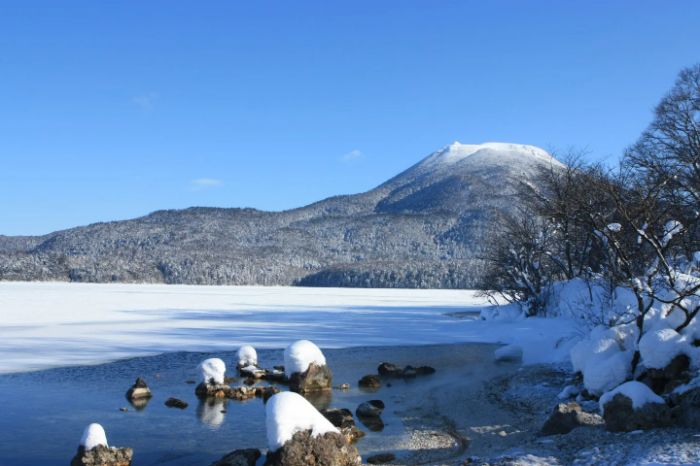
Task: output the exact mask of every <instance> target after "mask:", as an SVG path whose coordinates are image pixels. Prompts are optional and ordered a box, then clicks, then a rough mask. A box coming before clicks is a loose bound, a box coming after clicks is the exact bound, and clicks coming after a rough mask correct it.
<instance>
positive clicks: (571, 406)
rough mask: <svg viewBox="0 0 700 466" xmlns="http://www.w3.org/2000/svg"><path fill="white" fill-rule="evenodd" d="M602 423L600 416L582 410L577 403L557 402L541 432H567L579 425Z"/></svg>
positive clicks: (544, 433)
mask: <svg viewBox="0 0 700 466" xmlns="http://www.w3.org/2000/svg"><path fill="white" fill-rule="evenodd" d="M602 423H603V419H602V418H601V417H600V416H598V415H597V414H589V413H586V412H583V411H582V410H581V406H580V405H579V404H578V403H575V402H572V403H559V404H558V405H557V406H556V407H555V408H554V410H553V411H552V414H550V416H549V419H547V421H546V422H545V423H544V426H542V434H543V435H558V434H568V433H569V432H571V431H572V430H574V429H575V428H576V427H579V426H584V425H598V424H602Z"/></svg>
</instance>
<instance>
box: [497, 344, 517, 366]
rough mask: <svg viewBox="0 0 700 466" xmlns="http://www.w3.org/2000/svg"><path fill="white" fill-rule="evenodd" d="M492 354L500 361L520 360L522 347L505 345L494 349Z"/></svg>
mask: <svg viewBox="0 0 700 466" xmlns="http://www.w3.org/2000/svg"><path fill="white" fill-rule="evenodd" d="M493 356H494V359H495V360H496V361H500V362H506V361H520V360H522V359H523V348H522V346H519V345H506V346H503V347H501V348H498V349H497V350H496V351H494V353H493Z"/></svg>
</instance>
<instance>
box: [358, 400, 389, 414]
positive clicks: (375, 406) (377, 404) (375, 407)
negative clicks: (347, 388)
mask: <svg viewBox="0 0 700 466" xmlns="http://www.w3.org/2000/svg"><path fill="white" fill-rule="evenodd" d="M382 411H384V402H383V401H382V400H370V401H365V402H364V403H360V405H359V406H358V407H357V409H356V410H355V413H356V414H357V415H358V416H362V417H377V416H380V415H381V414H382Z"/></svg>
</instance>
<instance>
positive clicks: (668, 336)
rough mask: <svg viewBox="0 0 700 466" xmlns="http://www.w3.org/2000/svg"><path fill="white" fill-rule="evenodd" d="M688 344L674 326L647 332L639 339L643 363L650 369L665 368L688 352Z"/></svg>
mask: <svg viewBox="0 0 700 466" xmlns="http://www.w3.org/2000/svg"><path fill="white" fill-rule="evenodd" d="M687 347H688V344H687V342H686V340H685V338H683V337H682V336H681V335H680V334H679V333H678V332H676V331H675V330H673V329H672V328H664V329H661V330H655V331H652V332H647V333H645V334H644V336H642V339H641V340H639V353H640V355H641V358H642V363H643V364H644V366H645V367H647V368H649V369H663V368H664V367H666V366H668V364H669V363H670V362H671V361H672V360H673V358H675V357H676V356H678V355H679V354H683V353H686V352H687V349H688V348H687Z"/></svg>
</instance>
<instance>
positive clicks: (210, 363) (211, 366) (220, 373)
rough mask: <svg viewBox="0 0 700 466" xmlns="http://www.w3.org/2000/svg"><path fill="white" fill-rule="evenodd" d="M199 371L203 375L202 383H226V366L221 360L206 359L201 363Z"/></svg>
mask: <svg viewBox="0 0 700 466" xmlns="http://www.w3.org/2000/svg"><path fill="white" fill-rule="evenodd" d="M199 370H200V372H201V374H202V382H204V383H210V382H211V381H212V380H213V381H214V383H218V384H222V383H224V374H225V373H226V364H224V361H222V360H221V359H219V358H209V359H205V360H204V361H202V362H201V363H199Z"/></svg>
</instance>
